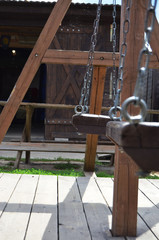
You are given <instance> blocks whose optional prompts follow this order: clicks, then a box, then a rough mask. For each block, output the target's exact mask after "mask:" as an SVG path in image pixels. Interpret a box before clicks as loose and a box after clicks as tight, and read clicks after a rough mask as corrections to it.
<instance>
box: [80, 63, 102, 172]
mask: <svg viewBox="0 0 159 240" xmlns="http://www.w3.org/2000/svg"><path fill="white" fill-rule="evenodd" d="M105 76H106V68H105V67H98V66H95V67H94V70H93V79H92V87H91V97H90V111H89V112H90V113H95V114H101V108H102V101H103V92H104V82H105ZM97 144H98V135H96V134H94V135H92V134H87V138H86V152H85V164H84V170H85V171H87V172H91V171H94V167H95V159H96V150H97Z"/></svg>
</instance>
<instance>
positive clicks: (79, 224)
mask: <svg viewBox="0 0 159 240" xmlns="http://www.w3.org/2000/svg"><path fill="white" fill-rule="evenodd" d="M158 187H159V182H158V180H146V179H140V181H139V201H138V213H139V214H138V224H137V237H127V236H126V237H118V240H124V239H126V240H150V239H151V240H157V239H158V238H159V227H158V225H159V208H158V201H157V197H158V194H159V188H158ZM0 192H1V204H0V206H1V208H0V226H1V227H0V239H1V240H4V239H7V240H11V239H19V240H21V239H27V240H32V239H37V240H41V239H47V240H50V239H54V240H57V239H61V240H70V239H80V240H88V239H93V240H115V239H116V238H114V237H112V235H111V231H110V228H111V221H112V220H111V215H112V202H113V179H110V178H89V177H82V178H74V177H62V176H61V177H58V178H57V176H41V175H40V176H37V175H20V174H18V175H16V174H1V176H0ZM15 219H16V221H15ZM36 226H38V227H36ZM13 234H14V235H13Z"/></svg>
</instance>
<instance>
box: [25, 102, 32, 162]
mask: <svg viewBox="0 0 159 240" xmlns="http://www.w3.org/2000/svg"><path fill="white" fill-rule="evenodd" d="M33 111H34V109H33V108H32V107H30V106H26V123H25V140H26V142H30V140H31V120H32V116H33ZM29 162H30V151H26V157H25V163H29Z"/></svg>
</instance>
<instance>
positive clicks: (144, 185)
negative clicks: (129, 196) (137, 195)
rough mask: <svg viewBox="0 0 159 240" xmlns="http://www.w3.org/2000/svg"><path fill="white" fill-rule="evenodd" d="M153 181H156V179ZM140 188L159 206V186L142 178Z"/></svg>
mask: <svg viewBox="0 0 159 240" xmlns="http://www.w3.org/2000/svg"><path fill="white" fill-rule="evenodd" d="M153 182H154V183H155V180H154V181H153ZM139 189H140V190H141V191H142V192H143V193H144V194H145V195H146V196H147V197H148V198H149V199H150V200H151V201H152V202H153V204H154V205H156V206H157V205H158V208H159V188H157V187H156V186H155V185H154V184H152V182H150V181H148V180H146V181H145V179H140V181H139Z"/></svg>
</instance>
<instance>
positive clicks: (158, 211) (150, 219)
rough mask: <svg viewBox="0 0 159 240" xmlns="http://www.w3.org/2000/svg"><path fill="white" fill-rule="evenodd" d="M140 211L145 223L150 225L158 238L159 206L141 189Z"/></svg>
mask: <svg viewBox="0 0 159 240" xmlns="http://www.w3.org/2000/svg"><path fill="white" fill-rule="evenodd" d="M145 183H146V181H145ZM139 184H140V183H139ZM154 194H155V193H154ZM154 194H153V195H154ZM158 196H159V194H158ZM138 213H139V215H140V216H141V218H142V219H144V221H145V223H146V224H147V225H148V226H149V228H150V230H151V231H152V233H154V235H155V236H156V237H157V239H158V238H159V208H157V206H155V205H154V203H153V202H152V201H151V200H150V199H149V198H148V197H147V196H146V195H145V194H144V193H143V192H141V191H139V198H138Z"/></svg>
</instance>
